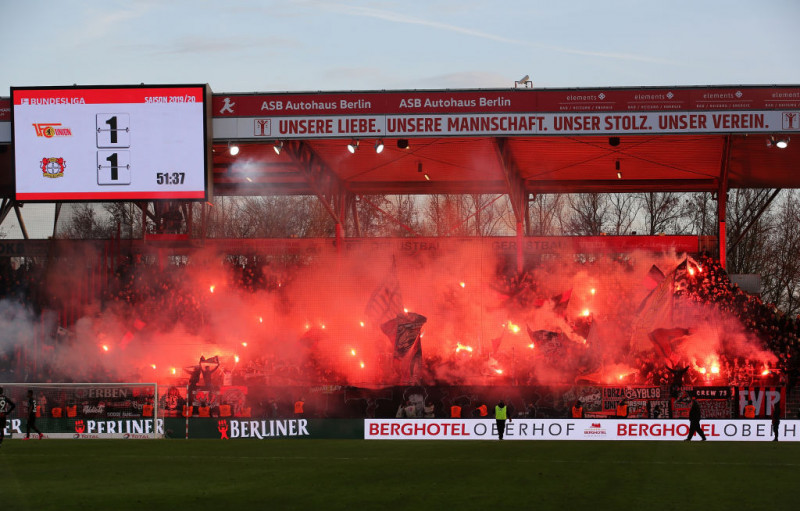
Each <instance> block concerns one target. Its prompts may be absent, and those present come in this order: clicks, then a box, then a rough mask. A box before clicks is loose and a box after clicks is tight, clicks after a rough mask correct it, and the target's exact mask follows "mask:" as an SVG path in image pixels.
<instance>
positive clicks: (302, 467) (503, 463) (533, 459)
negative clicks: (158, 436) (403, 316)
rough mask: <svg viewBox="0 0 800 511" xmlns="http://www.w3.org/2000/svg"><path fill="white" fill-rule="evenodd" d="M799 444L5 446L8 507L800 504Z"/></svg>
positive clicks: (230, 510)
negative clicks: (799, 480)
mask: <svg viewBox="0 0 800 511" xmlns="http://www.w3.org/2000/svg"><path fill="white" fill-rule="evenodd" d="M799 475H800V443H782V442H777V443H773V442H757V443H756V442H754V443H746V442H742V443H735V442H691V443H688V442H648V441H636V442H603V441H591V442H569V441H558V442H548V441H503V442H499V441H468V442H467V441H465V442H460V441H364V440H265V441H258V440H239V441H222V440H191V441H187V440H153V441H148V440H42V441H39V440H31V441H27V442H23V441H19V440H12V441H9V440H6V441H5V442H4V443H3V444H2V447H0V510H3V511H17V510H32V511H34V510H35V511H47V510H60V511H64V510H73V509H75V510H81V511H90V510H95V509H97V510H129V509H130V510H171V511H182V510H192V511H198V510H214V511H235V510H238V509H243V510H245V509H246V510H255V509H259V510H260V509H265V510H266V509H269V510H275V509H324V510H329V509H330V510H336V509H342V510H345V509H347V510H357V511H366V510H373V509H413V510H427V509H436V510H450V509H484V510H485V509H504V508H509V507H512V508H519V509H536V510H546V509H559V510H561V511H571V510H585V509H588V510H591V511H597V510H603V509H614V510H620V509H644V510H646V511H653V510H659V509H681V510H695V509H697V510H703V511H712V510H755V509H769V510H781V509H797V507H798V506H800V503H798V497H799V496H800V489H798V488H800V483H798V476H799Z"/></svg>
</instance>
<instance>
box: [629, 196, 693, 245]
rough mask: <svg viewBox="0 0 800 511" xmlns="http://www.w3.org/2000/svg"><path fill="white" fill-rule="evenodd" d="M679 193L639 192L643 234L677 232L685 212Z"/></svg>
mask: <svg viewBox="0 0 800 511" xmlns="http://www.w3.org/2000/svg"><path fill="white" fill-rule="evenodd" d="M681 198H682V197H681V194H678V193H675V192H647V193H642V194H639V200H640V201H641V204H642V207H641V209H642V212H643V213H644V224H645V229H644V231H645V234H649V235H650V236H655V235H656V234H660V233H671V234H679V233H681V232H682V231H683V229H682V225H681V221H682V220H684V218H685V217H684V215H685V213H686V211H685V208H684V207H682V206H683V205H682V203H681Z"/></svg>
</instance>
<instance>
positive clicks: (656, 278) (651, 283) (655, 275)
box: [644, 264, 664, 291]
mask: <svg viewBox="0 0 800 511" xmlns="http://www.w3.org/2000/svg"><path fill="white" fill-rule="evenodd" d="M663 280H664V272H662V271H661V270H660V269H659V268H658V266H656V265H655V264H654V265H653V266H652V267H651V268H650V271H649V272H647V275H646V276H645V278H644V287H646V288H647V289H648V290H649V291H652V290H653V289H655V288H656V287H658V285H659V284H661V282H662V281H663Z"/></svg>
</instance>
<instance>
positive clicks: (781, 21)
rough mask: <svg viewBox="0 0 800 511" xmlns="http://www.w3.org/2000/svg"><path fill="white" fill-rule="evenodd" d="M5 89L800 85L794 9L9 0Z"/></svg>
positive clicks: (738, 0) (764, 1) (798, 10)
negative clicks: (527, 82) (527, 80)
mask: <svg viewBox="0 0 800 511" xmlns="http://www.w3.org/2000/svg"><path fill="white" fill-rule="evenodd" d="M0 13H1V14H2V15H1V16H0V19H2V22H0V45H1V46H2V51H0V69H2V72H0V96H8V95H9V94H10V93H9V87H10V86H40V85H71V84H79V85H100V84H110V85H121V84H138V83H143V82H144V83H152V84H165V83H209V84H210V85H211V88H212V90H213V91H215V92H253V91H258V92H267V91H309V90H329V91H333V90H374V89H429V88H474V87H478V88H495V87H512V86H513V85H514V80H518V79H519V78H521V77H522V76H523V75H525V74H529V75H530V76H531V77H532V79H533V82H534V86H535V87H593V86H639V85H664V86H673V85H733V84H798V83H800V58H797V56H796V54H795V52H796V49H797V48H798V47H800V1H798V0H686V1H684V0H681V1H669V0H660V1H646V0H604V1H583V0H571V1H563V2H562V1H554V0H548V1H539V0H509V1H502V0H498V1H494V2H487V1H485V0H480V1H477V0H458V1H456V0H424V1H423V0H397V1H393V0H387V1H379V0H373V1H368V0H357V1H344V0H340V1H338V2H337V1H326V0H283V1H270V0H262V1H257V0H225V1H214V2H210V1H205V0H125V1H116V0H62V1H53V0H50V1H44V0H24V1H23V0H0Z"/></svg>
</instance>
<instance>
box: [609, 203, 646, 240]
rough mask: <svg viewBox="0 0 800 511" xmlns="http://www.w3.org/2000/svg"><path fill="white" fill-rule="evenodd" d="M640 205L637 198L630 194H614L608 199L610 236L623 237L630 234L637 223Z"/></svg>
mask: <svg viewBox="0 0 800 511" xmlns="http://www.w3.org/2000/svg"><path fill="white" fill-rule="evenodd" d="M638 212H639V204H638V201H637V200H636V197H635V196H634V195H632V194H629V193H612V194H610V195H609V198H608V213H609V215H608V216H609V225H610V226H611V228H610V229H609V231H610V234H613V235H615V236H623V235H626V234H630V232H631V227H632V226H633V223H634V222H635V221H636V215H637V213H638Z"/></svg>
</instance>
